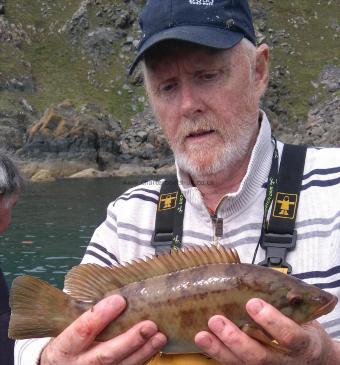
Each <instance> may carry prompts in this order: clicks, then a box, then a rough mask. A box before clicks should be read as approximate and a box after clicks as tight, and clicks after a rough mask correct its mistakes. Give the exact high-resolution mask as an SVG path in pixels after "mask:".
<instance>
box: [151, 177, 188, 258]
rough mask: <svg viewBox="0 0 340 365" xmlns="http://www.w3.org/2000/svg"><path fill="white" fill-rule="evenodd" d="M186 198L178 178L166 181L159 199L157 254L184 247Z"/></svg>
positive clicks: (156, 231) (156, 238) (155, 240)
mask: <svg viewBox="0 0 340 365" xmlns="http://www.w3.org/2000/svg"><path fill="white" fill-rule="evenodd" d="M184 208H185V198H184V196H183V194H182V192H181V190H180V189H179V186H178V182H177V178H176V177H175V176H174V177H171V178H168V179H166V180H165V181H164V182H163V184H162V186H161V191H160V195H159V199H158V206H157V213H156V224H155V232H154V236H153V240H152V246H153V247H154V248H155V253H156V254H159V253H161V252H164V251H170V250H171V249H173V250H176V249H178V248H180V247H181V245H182V236H183V218H184Z"/></svg>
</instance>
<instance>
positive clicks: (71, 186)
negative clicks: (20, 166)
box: [0, 177, 148, 288]
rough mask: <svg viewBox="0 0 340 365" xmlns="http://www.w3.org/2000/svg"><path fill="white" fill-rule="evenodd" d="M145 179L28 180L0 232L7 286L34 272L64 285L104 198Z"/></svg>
mask: <svg viewBox="0 0 340 365" xmlns="http://www.w3.org/2000/svg"><path fill="white" fill-rule="evenodd" d="M145 180H148V178H147V177H145V178H137V177H133V178H110V179H89V180H78V179H75V180H60V181H56V182H53V183H43V184H30V185H29V186H28V187H27V189H26V191H25V192H24V193H23V194H22V195H21V197H20V199H19V202H18V204H17V206H16V207H15V209H14V211H13V221H12V225H11V227H10V228H9V229H8V230H7V231H6V232H5V233H4V234H3V235H2V236H0V267H1V268H2V270H3V271H4V274H5V278H6V280H7V282H8V284H9V285H11V282H12V280H13V279H14V278H15V277H16V276H18V275H23V274H25V275H33V276H36V277H40V278H42V279H44V280H47V281H48V282H50V283H51V284H53V285H56V286H58V287H60V288H62V287H63V281H64V276H65V273H66V272H67V271H68V270H69V269H70V268H71V267H72V266H74V265H77V264H78V263H79V262H80V260H81V257H82V256H83V254H84V251H85V248H86V246H87V244H88V242H89V240H90V238H91V236H92V233H93V231H94V229H95V227H96V226H98V225H99V224H100V223H101V222H102V221H103V220H104V219H105V216H106V207H107V205H108V203H109V202H110V201H112V200H114V199H115V198H116V197H117V196H118V195H119V194H121V193H122V192H124V191H125V190H127V189H128V188H129V187H131V186H134V185H137V184H138V183H140V182H142V181H145Z"/></svg>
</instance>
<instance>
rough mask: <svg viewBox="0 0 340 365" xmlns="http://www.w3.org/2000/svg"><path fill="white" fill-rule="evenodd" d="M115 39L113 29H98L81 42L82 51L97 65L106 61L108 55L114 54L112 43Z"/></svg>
mask: <svg viewBox="0 0 340 365" xmlns="http://www.w3.org/2000/svg"><path fill="white" fill-rule="evenodd" d="M115 39H116V32H115V30H114V29H113V28H108V27H99V28H97V29H96V30H95V31H93V32H90V33H88V34H86V36H85V37H84V40H83V49H84V51H85V53H86V54H87V55H88V56H89V57H91V58H92V59H93V60H94V61H95V62H96V64H98V63H100V62H102V61H104V60H106V58H107V56H108V55H111V54H113V53H114V50H113V42H114V41H115Z"/></svg>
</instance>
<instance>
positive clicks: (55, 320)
mask: <svg viewBox="0 0 340 365" xmlns="http://www.w3.org/2000/svg"><path fill="white" fill-rule="evenodd" d="M164 263H166V264H169V263H171V265H172V271H171V272H167V271H168V269H167V265H165V264H164ZM141 269H142V270H141ZM25 278H26V279H25ZM16 280H17V279H16ZM20 280H22V281H23V282H27V283H26V284H25V287H26V288H27V287H29V282H30V281H31V280H32V279H30V278H27V277H23V279H20V278H18V282H15V283H14V285H13V288H12V289H11V299H10V302H11V307H12V317H11V322H10V331H9V334H10V337H12V338H30V337H40V335H41V332H42V331H43V332H44V334H45V335H46V332H48V335H49V336H57V335H58V334H59V333H60V332H61V331H62V330H63V328H65V327H66V326H67V325H69V324H70V323H72V322H73V321H74V320H75V319H76V318H77V317H78V316H79V315H80V314H81V313H82V312H84V311H85V310H87V309H88V308H90V307H92V306H93V305H94V304H95V303H96V302H98V301H99V300H100V299H102V298H103V297H106V296H109V295H111V294H120V295H122V296H123V297H125V298H126V300H127V303H128V305H127V308H126V310H125V311H124V312H123V314H122V315H121V316H119V317H118V318H117V319H116V320H115V321H113V322H112V323H111V324H109V325H108V326H107V327H106V328H105V329H104V331H102V332H101V333H100V334H99V336H98V337H97V340H99V341H105V340H107V339H110V338H112V337H114V336H117V335H119V334H120V333H122V332H125V331H126V330H127V329H129V328H130V327H131V326H133V325H134V324H136V323H137V322H140V321H141V320H146V319H148V320H152V321H154V322H155V323H156V324H157V326H158V328H159V330H160V331H161V332H163V333H165V334H166V336H167V339H168V342H167V344H166V346H165V347H164V348H163V349H162V351H163V352H165V353H193V352H200V350H199V348H198V347H196V345H195V344H194V337H195V335H196V334H197V333H198V332H199V331H202V330H208V327H207V323H208V320H209V318H210V317H211V316H213V315H216V314H221V315H224V316H226V317H228V318H229V319H230V320H232V321H233V322H234V323H235V324H236V325H237V326H239V327H240V328H241V329H244V330H247V333H248V334H249V335H250V336H252V337H254V338H256V339H258V340H260V341H261V342H263V343H265V344H266V345H268V346H274V347H275V345H274V344H273V343H272V340H273V339H272V338H270V336H269V335H268V334H267V333H265V332H264V331H263V330H261V329H260V328H259V327H258V326H257V325H256V323H255V322H254V321H253V320H252V319H251V318H250V317H249V315H248V314H247V312H246V310H245V305H246V303H247V301H248V300H249V299H251V298H254V297H257V298H261V299H263V300H265V301H266V302H268V303H270V304H272V305H273V306H275V307H276V308H277V309H278V310H280V311H281V312H282V313H283V314H285V315H287V316H288V317H290V318H292V319H293V320H294V321H295V322H297V323H305V322H307V321H310V320H313V319H315V318H317V317H319V316H320V315H323V314H325V313H328V312H329V311H331V310H332V309H333V308H334V306H335V305H336V302H337V298H336V297H334V296H333V295H331V294H329V293H327V292H325V291H322V290H320V289H318V288H316V287H314V286H312V285H308V284H306V283H304V282H302V281H300V280H298V279H296V278H294V277H290V276H288V275H285V274H282V273H280V272H278V271H275V270H272V269H268V268H264V267H261V266H256V265H250V264H241V263H240V262H239V259H238V256H237V253H236V252H235V251H230V250H226V249H224V248H223V247H222V246H211V247H205V248H201V249H188V250H185V251H184V252H183V253H182V252H177V253H173V254H172V255H170V254H166V255H164V256H161V257H158V258H152V259H148V260H146V261H140V260H139V261H137V262H135V263H132V264H128V265H127V267H118V268H103V267H99V266H98V265H91V264H90V265H80V266H78V267H76V268H74V269H72V270H71V272H70V273H69V274H68V275H67V277H66V280H65V290H66V292H67V293H68V295H67V294H65V293H62V292H60V293H61V295H62V297H60V300H59V302H58V299H57V297H58V295H59V296H60V294H58V295H57V292H56V291H58V289H56V288H53V293H52V292H51V293H46V292H47V291H48V290H47V285H48V284H46V283H45V284H44V290H43V291H44V293H46V295H48V296H49V297H50V298H54V299H53V305H54V307H53V308H51V307H52V303H51V302H52V300H51V299H49V301H48V303H47V308H46V303H38V304H33V303H32V300H35V298H36V297H37V294H36V293H34V294H32V290H31V288H30V290H29V293H27V291H28V290H26V292H24V293H22V288H21V287H22V286H23V285H22V284H21V281H20ZM38 284H39V283H36V282H35V284H34V287H35V288H38V287H39V285H38ZM25 295H26V296H30V297H29V298H27V303H26V305H27V306H28V307H29V306H30V307H29V309H30V310H29V312H28V313H22V308H23V307H25V306H23V303H22V299H23V298H24V297H25ZM33 297H34V298H33ZM46 301H47V299H46ZM18 302H19V303H18ZM58 303H60V306H59V308H58ZM32 307H33V309H32ZM34 308H35V310H37V308H38V309H39V317H40V318H41V313H44V311H45V313H46V315H45V317H46V321H47V323H45V326H44V325H42V326H44V327H42V326H40V329H39V328H37V325H36V324H35V323H32V320H31V321H29V317H32V313H34ZM19 317H20V319H19ZM259 333H260V335H259ZM23 336H26V337H23ZM27 336H28V337H27Z"/></svg>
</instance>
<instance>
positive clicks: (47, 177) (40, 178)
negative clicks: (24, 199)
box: [31, 170, 55, 182]
mask: <svg viewBox="0 0 340 365" xmlns="http://www.w3.org/2000/svg"><path fill="white" fill-rule="evenodd" d="M31 181H33V182H50V181H55V178H54V177H53V176H52V175H51V173H50V171H49V170H39V171H38V172H36V173H35V174H34V175H33V176H32V177H31Z"/></svg>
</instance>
